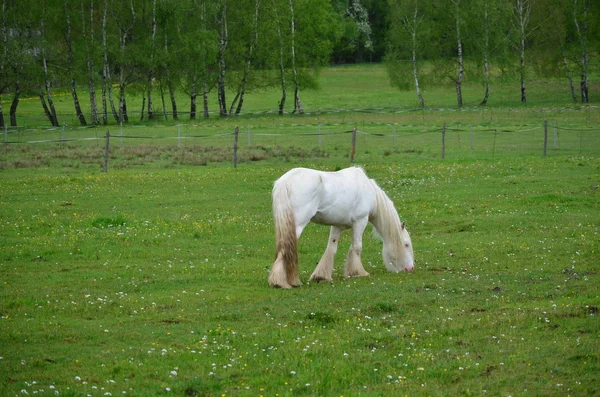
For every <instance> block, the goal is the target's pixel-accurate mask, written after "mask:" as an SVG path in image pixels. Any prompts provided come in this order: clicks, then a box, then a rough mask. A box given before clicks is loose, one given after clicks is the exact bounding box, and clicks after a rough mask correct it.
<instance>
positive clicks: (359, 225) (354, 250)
mask: <svg viewBox="0 0 600 397" xmlns="http://www.w3.org/2000/svg"><path fill="white" fill-rule="evenodd" d="M368 223H369V221H368V219H367V218H365V219H359V220H357V221H356V222H354V225H352V245H351V246H350V250H349V251H348V257H347V258H346V266H345V269H344V276H346V277H362V276H368V275H369V273H367V272H366V271H365V268H364V267H363V265H362V262H361V260H360V254H361V252H362V236H363V232H364V231H365V228H366V227H367V224H368Z"/></svg>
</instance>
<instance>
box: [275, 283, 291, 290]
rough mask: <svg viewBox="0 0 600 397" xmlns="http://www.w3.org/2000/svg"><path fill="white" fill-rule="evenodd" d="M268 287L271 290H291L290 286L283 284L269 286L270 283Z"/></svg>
mask: <svg viewBox="0 0 600 397" xmlns="http://www.w3.org/2000/svg"><path fill="white" fill-rule="evenodd" d="M269 285H270V286H271V287H272V288H281V289H290V288H292V286H291V285H289V284H283V283H282V284H271V283H269Z"/></svg>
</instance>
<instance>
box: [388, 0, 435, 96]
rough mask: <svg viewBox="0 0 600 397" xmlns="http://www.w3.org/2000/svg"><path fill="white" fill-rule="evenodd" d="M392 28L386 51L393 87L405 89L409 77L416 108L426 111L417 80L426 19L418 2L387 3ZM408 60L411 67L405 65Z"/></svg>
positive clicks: (393, 1) (412, 0) (424, 37)
mask: <svg viewBox="0 0 600 397" xmlns="http://www.w3.org/2000/svg"><path fill="white" fill-rule="evenodd" d="M388 4H389V6H390V14H391V21H392V27H391V28H390V32H389V35H388V41H389V47H388V52H387V55H386V65H387V69H388V74H389V76H390V80H391V82H392V85H395V86H397V87H399V88H400V89H408V87H409V86H410V85H411V84H410V83H409V80H410V77H408V76H412V86H413V87H414V88H415V91H416V94H417V98H418V100H419V106H420V107H425V100H424V98H423V94H422V92H421V84H420V80H419V67H418V59H419V56H420V52H421V51H422V45H421V43H422V42H425V41H426V36H425V34H426V32H425V31H424V29H423V25H424V18H425V15H424V13H423V11H422V9H421V3H420V1H419V0H389V3H388ZM404 59H410V66H409V67H406V66H407V65H408V64H407V63H405V62H404Z"/></svg>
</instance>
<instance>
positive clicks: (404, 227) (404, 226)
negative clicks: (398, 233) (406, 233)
mask: <svg viewBox="0 0 600 397" xmlns="http://www.w3.org/2000/svg"><path fill="white" fill-rule="evenodd" d="M401 226H402V230H404V229H406V222H402V225H401Z"/></svg>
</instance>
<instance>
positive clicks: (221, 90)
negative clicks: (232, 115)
mask: <svg viewBox="0 0 600 397" xmlns="http://www.w3.org/2000/svg"><path fill="white" fill-rule="evenodd" d="M219 24H220V25H221V30H220V34H219V60H218V62H219V76H218V77H217V90H218V93H217V96H218V100H219V115H220V116H221V117H227V115H228V113H227V101H226V99H225V51H226V50H227V45H228V43H229V31H228V30H227V1H224V2H223V9H222V11H221V18H220V21H219Z"/></svg>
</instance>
